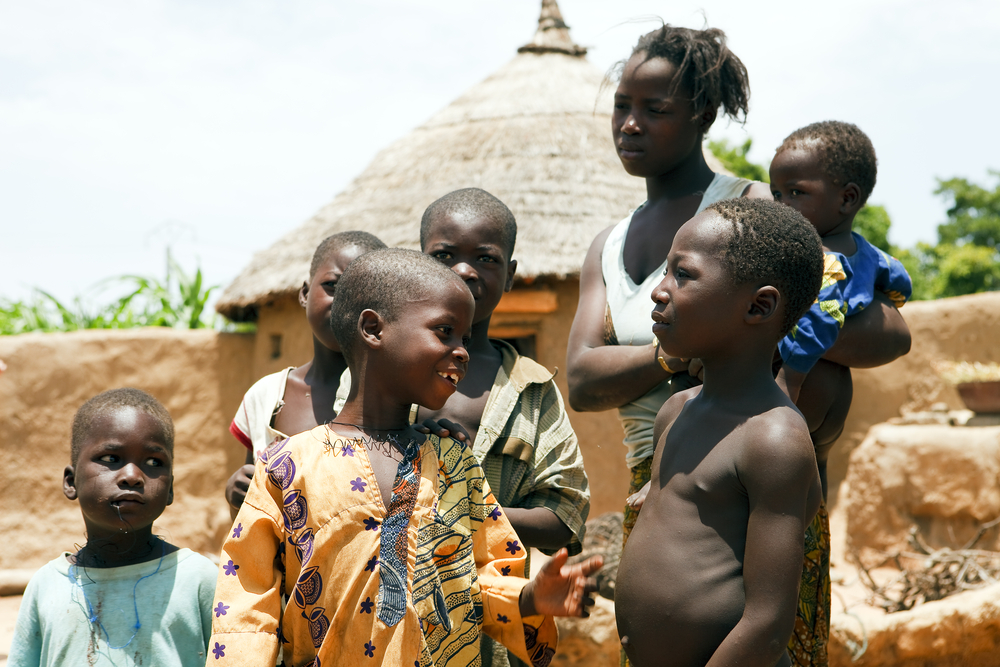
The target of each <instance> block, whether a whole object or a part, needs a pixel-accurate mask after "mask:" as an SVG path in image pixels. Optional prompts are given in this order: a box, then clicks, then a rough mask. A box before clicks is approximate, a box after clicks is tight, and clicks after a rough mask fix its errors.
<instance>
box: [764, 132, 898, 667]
mask: <svg viewBox="0 0 1000 667" xmlns="http://www.w3.org/2000/svg"><path fill="white" fill-rule="evenodd" d="M770 172H771V191H772V193H773V195H774V199H775V201H778V202H781V203H784V204H788V205H789V206H791V207H792V208H794V209H796V210H797V211H799V212H800V213H802V215H804V216H805V217H806V218H807V219H808V220H809V222H810V223H812V225H813V227H815V229H816V231H817V232H818V233H819V235H820V237H821V238H822V241H823V246H824V250H825V251H826V255H825V266H824V272H823V281H822V287H821V289H820V294H819V298H818V299H817V300H816V302H815V303H814V304H813V305H812V306H811V307H810V309H809V311H808V312H807V313H806V314H805V315H804V316H803V317H802V319H800V320H799V322H798V323H797V324H796V326H795V327H794V328H793V329H792V331H791V332H790V333H789V334H788V335H787V336H785V337H784V338H783V339H782V340H781V343H780V344H779V346H778V349H779V352H780V353H781V360H782V366H781V370H779V372H778V377H777V380H778V385H779V386H780V387H782V388H783V389H785V391H786V393H787V394H788V395H789V397H790V398H791V399H792V400H793V401H795V403H796V405H797V406H798V408H799V409H800V410H801V411H802V414H803V416H804V417H805V418H806V423H807V424H808V426H809V430H810V432H811V434H812V439H813V445H814V447H815V450H816V459H817V463H818V465H819V474H820V482H821V483H822V487H823V500H824V506H823V507H821V509H820V511H819V512H818V513H817V515H816V518H815V519H814V520H813V524H812V525H810V527H809V530H808V532H807V534H806V552H807V559H806V562H805V567H804V570H803V579H802V590H803V594H802V601H801V605H800V606H801V607H802V612H804V613H800V614H799V617H798V618H797V619H796V627H795V635H794V637H793V642H792V644H791V645H790V648H791V649H792V658H793V660H794V661H795V664H796V665H826V664H827V643H828V639H829V634H830V519H829V515H828V514H827V512H826V507H825V501H826V497H827V480H826V463H827V459H828V457H829V454H830V450H831V449H832V448H833V445H834V443H835V442H836V440H837V438H838V437H840V434H841V432H842V431H843V430H844V423H845V422H846V420H847V413H848V410H849V409H850V407H851V395H852V385H851V371H850V369H849V368H847V367H845V366H841V365H840V364H837V363H834V362H833V361H830V360H828V359H824V358H822V357H824V356H826V354H827V353H828V352H829V350H830V348H832V347H833V345H834V343H836V342H837V340H838V337H839V335H840V332H841V327H843V326H844V321H845V319H847V318H852V319H853V318H854V316H855V315H856V314H857V313H859V312H861V311H862V310H864V309H866V308H868V307H869V306H870V305H871V304H872V302H873V300H874V299H875V297H876V294H877V293H879V292H882V293H885V294H887V295H888V296H889V298H890V299H892V302H893V303H894V304H895V306H896V308H900V307H902V305H903V304H904V303H905V302H906V299H907V298H909V296H910V293H911V291H912V285H911V283H910V277H909V276H908V275H907V274H906V270H905V269H904V268H903V266H902V264H900V263H899V261H898V260H896V259H894V258H892V257H890V256H888V255H887V254H885V253H884V252H882V251H881V250H879V249H877V248H875V247H874V246H872V245H871V244H870V243H868V241H866V240H865V239H864V237H862V236H860V235H859V234H856V233H854V232H853V231H852V229H851V228H852V224H853V222H854V217H855V216H856V215H857V213H858V211H859V210H861V207H862V206H864V204H865V202H866V201H867V200H868V197H869V195H870V194H871V192H872V189H873V188H874V187H875V175H876V159H875V148H874V147H873V146H872V143H871V141H870V140H869V139H868V137H867V136H866V135H865V133H864V132H862V131H861V130H860V129H859V128H858V127H857V126H855V125H852V124H850V123H842V122H836V121H827V122H822V123H814V124H812V125H807V126H806V127H803V128H802V129H799V130H796V131H795V132H793V133H792V134H791V135H789V136H788V138H787V139H785V141H784V142H783V143H782V144H781V146H780V147H779V148H778V150H777V152H776V154H775V157H774V160H773V161H772V162H771V170H770Z"/></svg>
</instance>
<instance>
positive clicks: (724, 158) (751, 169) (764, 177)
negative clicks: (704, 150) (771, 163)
mask: <svg viewBox="0 0 1000 667" xmlns="http://www.w3.org/2000/svg"><path fill="white" fill-rule="evenodd" d="M752 145H753V139H749V138H748V139H747V140H746V141H744V142H743V144H742V145H741V146H730V145H729V140H728V139H721V140H719V141H709V142H708V148H709V150H710V151H712V154H713V155H715V157H717V158H719V162H721V163H722V166H723V167H725V168H726V169H728V170H729V171H731V172H732V173H733V174H734V175H736V176H739V177H740V178H749V179H750V180H753V181H760V182H762V183H770V182H771V177H770V175H768V173H767V167H766V166H764V165H760V164H754V163H753V162H751V161H750V160H749V159H747V153H749V152H750V147H751V146H752Z"/></svg>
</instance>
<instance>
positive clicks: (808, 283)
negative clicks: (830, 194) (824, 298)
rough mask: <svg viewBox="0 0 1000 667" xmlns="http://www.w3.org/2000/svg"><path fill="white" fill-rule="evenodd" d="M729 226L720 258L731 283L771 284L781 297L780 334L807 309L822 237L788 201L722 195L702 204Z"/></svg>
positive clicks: (816, 281) (819, 273)
mask: <svg viewBox="0 0 1000 667" xmlns="http://www.w3.org/2000/svg"><path fill="white" fill-rule="evenodd" d="M708 208H709V210H712V211H715V212H716V213H718V214H719V215H720V216H722V217H723V218H724V219H725V220H727V221H728V222H729V223H730V224H731V226H732V231H731V233H730V235H729V239H728V241H727V242H726V247H725V249H724V251H723V259H724V261H725V264H726V267H727V268H728V270H729V274H730V276H732V279H733V282H734V283H735V284H737V285H744V284H746V283H749V282H751V281H757V282H759V283H760V284H761V285H773V286H774V287H776V288H777V290H778V292H780V293H781V296H782V297H784V300H785V312H784V314H783V316H782V325H781V335H782V336H784V335H786V334H787V333H788V332H789V331H791V330H792V327H793V326H794V325H795V323H796V322H798V321H799V318H800V317H802V315H803V314H804V313H805V312H806V311H807V310H809V307H810V306H811V305H812V304H813V302H815V301H816V296H817V295H818V294H819V289H820V282H821V281H822V279H823V242H822V241H821V240H820V238H819V234H817V233H816V229H815V228H814V227H813V226H812V225H811V224H809V221H808V220H806V219H805V218H804V217H803V216H802V214H801V213H799V212H798V211H796V210H795V209H793V208H792V207H790V206H785V205H784V204H779V203H777V202H774V201H771V200H768V199H754V198H749V197H740V198H738V199H724V200H722V201H719V202H716V203H714V204H712V205H711V206H709V207H708Z"/></svg>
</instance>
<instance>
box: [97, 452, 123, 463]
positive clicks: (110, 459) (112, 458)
mask: <svg viewBox="0 0 1000 667" xmlns="http://www.w3.org/2000/svg"><path fill="white" fill-rule="evenodd" d="M97 460H98V461H100V462H101V463H118V455H117V454H105V455H104V456H102V457H100V458H99V459H97Z"/></svg>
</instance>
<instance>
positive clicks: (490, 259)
mask: <svg viewBox="0 0 1000 667" xmlns="http://www.w3.org/2000/svg"><path fill="white" fill-rule="evenodd" d="M479 261H480V262H497V261H499V260H498V259H497V258H496V257H494V256H493V255H480V256H479Z"/></svg>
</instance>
